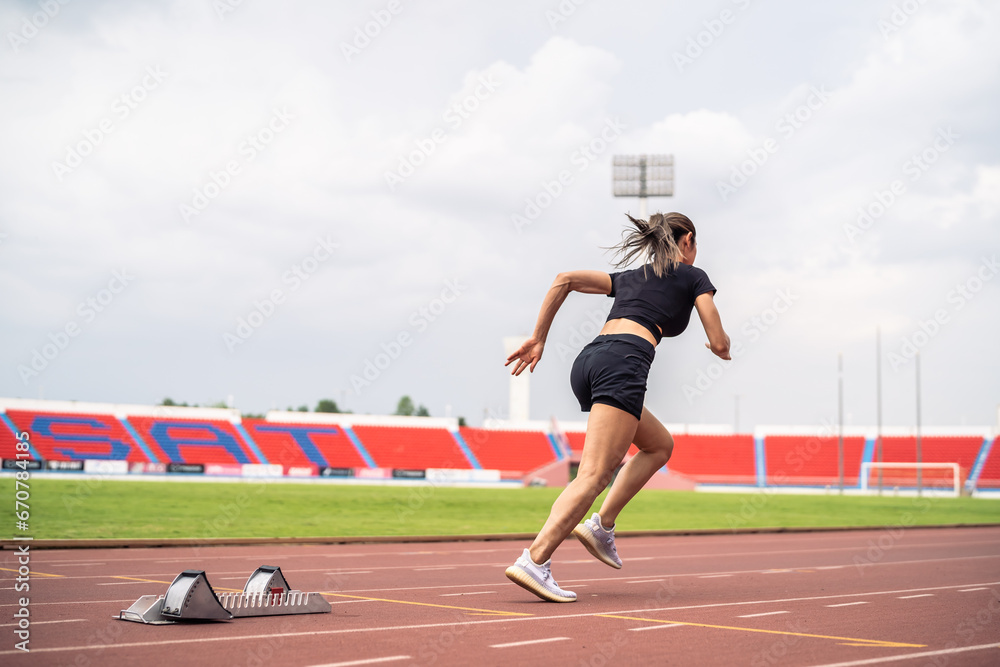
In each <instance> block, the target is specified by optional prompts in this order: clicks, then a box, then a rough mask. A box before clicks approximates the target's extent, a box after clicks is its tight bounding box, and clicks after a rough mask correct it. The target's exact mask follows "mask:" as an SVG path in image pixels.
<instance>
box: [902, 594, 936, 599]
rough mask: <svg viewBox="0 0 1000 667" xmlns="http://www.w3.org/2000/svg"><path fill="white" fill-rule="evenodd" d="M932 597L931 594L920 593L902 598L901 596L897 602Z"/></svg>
mask: <svg viewBox="0 0 1000 667" xmlns="http://www.w3.org/2000/svg"><path fill="white" fill-rule="evenodd" d="M932 597H934V594H933V593H921V594H920V595H904V596H902V597H900V598H897V599H899V600H912V599H913V598H932Z"/></svg>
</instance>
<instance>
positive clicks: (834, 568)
mask: <svg viewBox="0 0 1000 667" xmlns="http://www.w3.org/2000/svg"><path fill="white" fill-rule="evenodd" d="M843 567H844V566H843V565H823V566H822V567H814V568H813V569H814V570H840V569H843Z"/></svg>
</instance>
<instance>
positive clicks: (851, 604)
mask: <svg viewBox="0 0 1000 667" xmlns="http://www.w3.org/2000/svg"><path fill="white" fill-rule="evenodd" d="M856 604H868V603H867V602H864V601H862V602H841V603H840V604H828V605H826V606H827V607H853V606H854V605H856Z"/></svg>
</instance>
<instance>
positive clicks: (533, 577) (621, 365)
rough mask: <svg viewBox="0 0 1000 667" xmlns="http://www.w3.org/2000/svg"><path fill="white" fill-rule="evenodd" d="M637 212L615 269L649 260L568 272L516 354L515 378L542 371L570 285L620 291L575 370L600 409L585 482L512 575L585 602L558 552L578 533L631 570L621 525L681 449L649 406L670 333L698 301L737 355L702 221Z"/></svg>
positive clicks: (577, 385) (593, 409) (717, 348)
mask: <svg viewBox="0 0 1000 667" xmlns="http://www.w3.org/2000/svg"><path fill="white" fill-rule="evenodd" d="M628 219H629V220H630V221H631V223H632V225H633V226H634V229H630V230H628V231H627V233H623V239H622V241H621V242H620V243H618V244H617V245H615V246H614V247H613V249H615V250H617V251H618V261H617V262H616V264H615V266H616V268H622V267H625V266H627V265H628V264H630V263H631V262H632V260H633V259H635V258H636V257H639V258H641V259H644V260H645V264H644V265H643V266H641V267H639V268H636V269H632V270H628V271H622V272H619V273H611V274H608V273H605V272H603V271H569V272H566V273H560V274H559V275H558V276H556V279H555V282H553V283H552V287H550V288H549V291H548V293H547V294H546V295H545V299H544V301H543V302H542V308H541V312H540V313H539V314H538V321H537V323H536V324H535V330H534V333H533V334H532V335H531V337H530V338H528V340H526V341H525V342H524V344H523V345H521V347H520V348H518V350H517V351H516V352H514V354H512V355H510V356H509V357H508V358H507V364H506V365H510V364H511V363H513V364H514V367H513V368H512V369H511V374H512V375H520V374H521V372H522V371H524V369H525V368H527V369H528V371H529V372H534V370H535V366H536V365H537V364H538V361H539V360H540V359H541V358H542V351H543V349H544V347H545V339H546V337H547V336H548V333H549V327H550V326H551V325H552V320H553V318H555V315H556V311H558V310H559V307H560V306H561V305H562V303H563V301H565V299H566V295H567V294H569V293H570V292H583V293H585V294H607V295H608V296H610V297H614V299H615V302H614V305H613V306H612V307H611V312H610V314H609V315H608V320H607V322H606V323H605V325H604V328H603V329H601V332H600V334H599V335H598V336H597V338H595V339H594V341H593V342H591V343H590V344H588V345H587V346H586V347H584V348H583V350H582V351H581V352H580V354H579V356H577V358H576V361H575V362H574V363H573V370H572V372H571V374H570V384H571V385H572V388H573V393H574V394H576V397H577V399H578V400H579V401H580V408H581V409H582V410H583V411H584V412H589V413H590V417H589V419H588V420H587V435H586V439H585V441H584V445H583V455H582V457H581V459H580V468H579V471H578V473H577V476H576V479H574V480H573V481H572V482H570V483H569V485H568V486H567V487H566V488H565V489H564V490H563V492H562V493H561V494H559V497H558V498H556V501H555V502H554V503H553V504H552V510H551V512H550V513H549V518H548V520H547V521H546V522H545V525H544V526H542V529H541V531H540V532H539V533H538V535H537V537H535V541H534V542H532V543H531V546H530V547H528V548H527V549H525V550H524V553H522V554H521V557H520V558H518V559H517V560H516V561H515V562H514V564H513V565H511V566H510V567H508V568H507V572H506V574H507V577H508V578H509V579H510V580H511V581H513V582H514V583H515V584H517V585H519V586H521V587H522V588H524V589H526V590H528V591H530V592H532V593H534V594H535V595H537V596H538V597H540V598H542V599H543V600H549V601H551V602H573V601H574V600H576V593H574V592H572V591H567V590H563V589H562V588H560V587H559V585H558V584H557V583H556V581H555V579H554V578H553V577H552V571H551V563H552V560H551V559H552V553H553V552H554V551H555V550H556V547H558V546H559V545H560V544H561V543H562V541H563V540H564V539H566V538H567V537H568V536H569V534H570V533H571V532H572V533H573V534H574V535H576V537H577V538H578V539H579V540H580V542H582V543H583V546H585V547H586V548H587V550H588V551H589V552H590V553H591V554H592V555H593V556H594V557H595V558H597V559H598V560H600V561H602V562H604V563H606V564H608V565H610V566H611V567H614V568H619V569H620V568H621V566H622V562H621V559H620V558H619V557H618V552H617V549H616V548H615V532H614V529H615V521H616V519H617V518H618V514H619V513H620V512H621V511H622V508H624V507H625V504H626V503H628V501H629V500H631V499H632V497H633V496H634V495H635V494H636V493H638V491H639V489H641V488H642V487H643V486H644V485H645V484H646V482H647V481H649V478H650V477H652V476H653V474H654V473H655V472H656V471H657V470H659V469H660V468H661V467H663V465H664V464H665V463H666V462H667V460H668V459H669V458H670V454H671V452H672V451H673V447H674V441H673V438H672V437H671V435H670V433H669V432H668V431H667V429H666V428H664V426H663V424H661V423H660V422H659V420H657V418H656V417H654V416H653V415H652V413H650V412H649V410H647V409H646V408H644V407H643V399H644V397H645V393H646V377H647V375H648V373H649V367H650V364H651V363H652V361H653V353H654V350H655V348H656V346H657V344H658V343H659V342H660V339H661V338H662V337H664V336H667V337H672V336H677V335H678V334H680V333H681V332H682V331H684V329H685V328H686V327H687V325H688V320H689V319H690V317H691V310H692V308H695V309H697V310H698V316H699V317H700V318H701V323H702V325H703V326H704V327H705V333H706V334H707V335H708V341H709V342H708V343H705V346H706V347H708V348H709V349H710V350H711V351H712V352H714V353H715V354H716V355H717V356H719V357H721V358H722V359H729V358H730V357H729V336H728V335H726V332H725V330H723V328H722V321H721V319H720V318H719V311H718V310H717V309H716V307H715V301H714V300H713V297H714V295H715V291H716V290H715V287H714V286H713V285H712V283H711V281H710V280H709V279H708V276H707V275H706V274H705V272H704V271H702V270H701V269H699V268H696V267H694V266H693V264H694V259H695V257H696V256H697V254H698V246H697V241H696V239H695V228H694V224H693V223H692V222H691V220H689V219H688V217H687V216H685V215H683V214H681V213H667V214H666V215H664V214H661V213H656V214H654V215H653V216H652V217H650V219H649V220H648V221H646V220H637V219H635V218H633V217H632V216H628ZM632 443H635V446H636V447H637V448H638V449H639V452H638V453H637V454H636V455H635V456H633V457H632V458H631V460H630V461H629V462H628V463H627V464H625V466H624V467H623V468H622V469H621V472H619V473H618V476H617V477H616V478H615V482H614V484H612V486H611V490H610V491H608V495H607V496H606V497H605V499H604V503H603V504H602V505H601V508H600V510H599V511H598V512H595V513H594V515H593V516H592V517H591V518H590V519H587V520H586V521H585V522H584V523H582V524H580V520H581V519H582V518H583V517H584V516H585V515H586V513H587V510H588V509H590V507H591V505H592V504H593V502H594V500H595V499H596V498H597V496H598V495H600V493H601V491H603V490H604V489H605V487H607V485H608V482H610V481H611V477H612V475H613V474H614V471H615V468H617V467H618V465H619V464H620V463H621V461H622V459H623V458H624V457H625V454H626V453H627V452H628V448H629V445H630V444H632Z"/></svg>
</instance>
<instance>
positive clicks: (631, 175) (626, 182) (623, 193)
mask: <svg viewBox="0 0 1000 667" xmlns="http://www.w3.org/2000/svg"><path fill="white" fill-rule="evenodd" d="M611 189H612V194H613V195H614V196H615V197H638V198H639V217H640V218H642V219H644V220H645V219H646V216H647V212H646V198H647V197H673V196H674V156H673V155H646V154H642V155H615V156H614V158H613V159H612V173H611Z"/></svg>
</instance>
